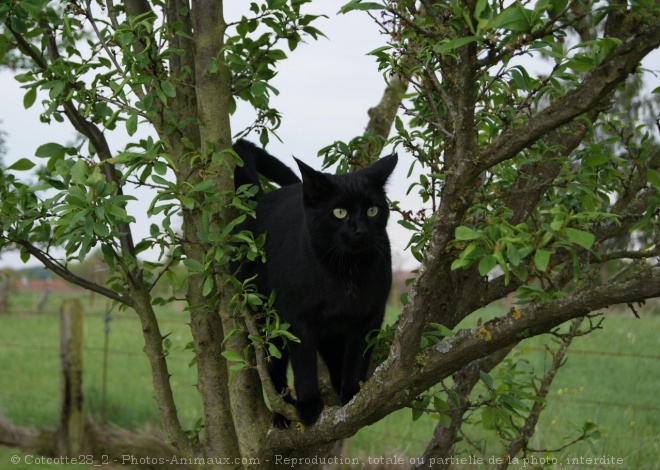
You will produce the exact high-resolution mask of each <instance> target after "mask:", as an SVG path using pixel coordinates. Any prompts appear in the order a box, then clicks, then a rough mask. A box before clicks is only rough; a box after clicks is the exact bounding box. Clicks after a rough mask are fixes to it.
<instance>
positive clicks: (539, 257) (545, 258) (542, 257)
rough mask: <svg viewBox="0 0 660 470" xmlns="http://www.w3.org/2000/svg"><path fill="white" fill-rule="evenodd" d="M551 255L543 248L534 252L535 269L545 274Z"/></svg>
mask: <svg viewBox="0 0 660 470" xmlns="http://www.w3.org/2000/svg"><path fill="white" fill-rule="evenodd" d="M551 254H552V252H550V251H548V250H544V249H543V248H539V249H538V250H536V253H534V264H535V265H536V269H538V270H539V271H541V272H545V271H546V269H548V263H549V262H550V255H551Z"/></svg>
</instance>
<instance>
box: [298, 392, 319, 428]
mask: <svg viewBox="0 0 660 470" xmlns="http://www.w3.org/2000/svg"><path fill="white" fill-rule="evenodd" d="M321 411H323V400H322V399H321V397H317V398H312V399H308V400H296V412H297V414H298V418H300V422H301V423H303V424H304V425H305V426H311V425H312V424H314V423H315V422H316V420H317V419H319V416H320V415H321Z"/></svg>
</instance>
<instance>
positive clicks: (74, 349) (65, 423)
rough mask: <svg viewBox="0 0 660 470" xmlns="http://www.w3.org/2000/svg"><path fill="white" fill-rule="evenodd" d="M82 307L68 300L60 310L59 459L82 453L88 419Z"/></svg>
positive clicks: (74, 301)
mask: <svg viewBox="0 0 660 470" xmlns="http://www.w3.org/2000/svg"><path fill="white" fill-rule="evenodd" d="M82 341H83V327H82V306H81V305H80V301H79V300H77V299H76V300H65V301H63V302H62V308H61V310H60V356H61V360H62V381H61V387H62V389H61V395H62V401H61V411H60V413H61V414H60V429H59V432H58V446H59V452H60V455H63V456H64V455H68V456H76V455H79V454H80V452H81V451H82V449H83V437H84V433H85V415H84V414H83V392H82Z"/></svg>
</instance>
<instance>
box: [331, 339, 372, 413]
mask: <svg viewBox="0 0 660 470" xmlns="http://www.w3.org/2000/svg"><path fill="white" fill-rule="evenodd" d="M371 329H372V328H368V329H364V330H363V329H361V328H359V329H357V330H356V331H355V332H352V333H351V334H350V335H347V337H346V338H345V341H344V367H343V374H342V384H341V393H340V394H339V398H340V399H341V402H342V404H343V405H345V404H346V403H348V402H349V401H351V400H352V399H353V397H354V396H355V395H357V393H358V392H359V391H360V382H364V381H365V380H366V379H367V371H368V370H369V363H370V361H371V349H372V348H369V349H367V341H366V336H367V333H368V332H369V331H370V330H371Z"/></svg>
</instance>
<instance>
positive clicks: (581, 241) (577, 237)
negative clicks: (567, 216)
mask: <svg viewBox="0 0 660 470" xmlns="http://www.w3.org/2000/svg"><path fill="white" fill-rule="evenodd" d="M564 231H565V232H566V236H567V237H568V241H569V242H571V243H575V244H576V245H580V246H581V247H582V248H585V249H587V250H589V249H590V248H591V247H592V246H593V244H594V241H595V240H596V237H595V236H594V234H593V233H589V232H585V231H584V230H577V229H574V228H568V227H567V228H565V229H564Z"/></svg>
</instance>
